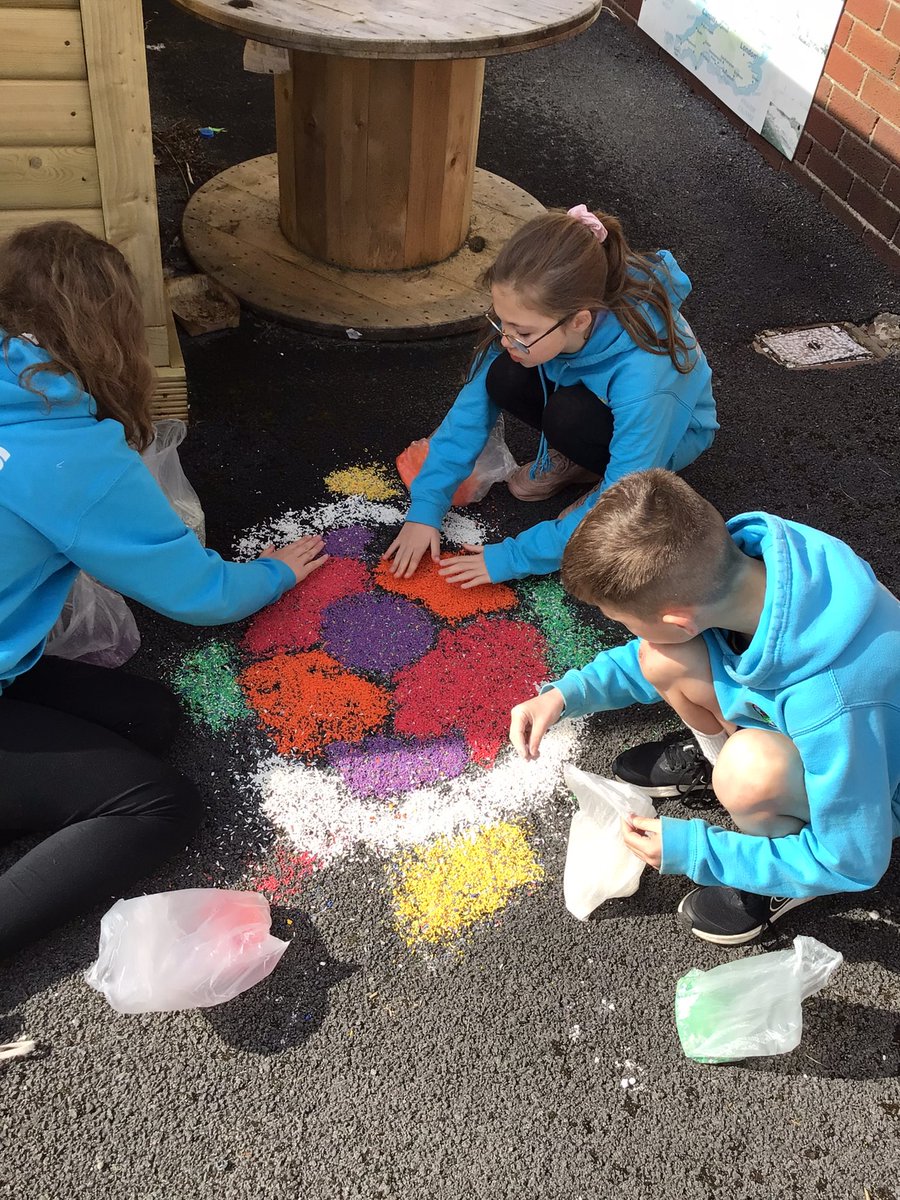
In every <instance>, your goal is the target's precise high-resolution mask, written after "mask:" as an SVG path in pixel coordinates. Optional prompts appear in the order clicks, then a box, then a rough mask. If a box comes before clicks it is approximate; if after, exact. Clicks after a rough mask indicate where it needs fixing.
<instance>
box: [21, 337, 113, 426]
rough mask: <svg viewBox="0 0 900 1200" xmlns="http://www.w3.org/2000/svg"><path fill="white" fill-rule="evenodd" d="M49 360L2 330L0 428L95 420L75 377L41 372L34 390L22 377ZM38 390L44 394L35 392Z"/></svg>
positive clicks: (88, 399) (92, 406) (34, 381)
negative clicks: (35, 366) (21, 381)
mask: <svg viewBox="0 0 900 1200" xmlns="http://www.w3.org/2000/svg"><path fill="white" fill-rule="evenodd" d="M49 361H50V355H49V354H47V352H46V351H45V350H43V349H41V347H40V346H36V345H35V344H34V343H33V342H30V341H28V340H27V339H26V338H21V337H10V338H7V337H6V334H4V333H3V331H2V330H0V428H6V427H8V426H12V425H24V424H28V425H32V424H33V423H34V422H35V421H58V420H71V419H73V418H74V419H77V420H78V421H79V422H81V423H83V422H84V421H85V419H88V418H89V419H90V420H94V419H95V413H96V406H95V404H94V401H93V399H92V398H91V397H90V396H89V395H88V394H87V392H84V391H82V390H81V388H80V387H79V386H78V383H77V382H76V381H75V379H74V377H73V376H72V375H56V374H54V373H53V372H50V371H48V372H38V374H36V375H35V376H32V379H31V388H26V387H24V386H23V385H22V384H21V383H20V382H19V376H20V375H21V374H22V372H23V371H24V370H26V369H27V368H28V367H33V366H34V365H35V363H45V362H49ZM34 388H39V389H40V391H41V392H42V393H43V395H40V394H38V392H37V391H34V390H32V389H34Z"/></svg>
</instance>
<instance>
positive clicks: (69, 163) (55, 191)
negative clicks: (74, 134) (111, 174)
mask: <svg viewBox="0 0 900 1200" xmlns="http://www.w3.org/2000/svg"><path fill="white" fill-rule="evenodd" d="M51 196H52V198H53V203H54V206H56V205H58V206H59V207H60V208H100V179H99V176H98V174H97V151H96V150H95V149H94V147H93V146H3V147H0V198H2V204H3V207H4V208H7V209H10V208H46V206H47V200H48V197H51Z"/></svg>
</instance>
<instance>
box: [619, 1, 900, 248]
mask: <svg viewBox="0 0 900 1200" xmlns="http://www.w3.org/2000/svg"><path fill="white" fill-rule="evenodd" d="M604 3H605V6H606V8H608V9H609V10H610V11H611V12H612V13H613V14H614V15H615V16H618V17H620V18H621V19H622V20H624V21H627V22H628V23H629V24H632V25H633V24H635V22H636V21H637V18H638V16H639V14H640V11H641V4H642V3H643V0H604ZM647 41H648V44H649V45H652V46H653V47H654V49H656V50H657V52H658V53H659V54H660V55H665V51H663V50H662V49H660V48H659V47H658V46H657V45H656V43H655V42H651V41H650V39H647ZM666 58H667V61H668V62H670V63H672V65H673V67H674V68H675V69H676V70H677V71H678V73H679V74H680V75H682V77H683V78H684V79H686V80H687V81H688V83H689V84H690V86H691V87H692V88H693V89H694V90H695V91H697V92H700V93H702V94H703V95H705V96H707V97H708V98H709V99H710V100H712V102H713V103H714V104H715V105H716V106H717V107H718V108H720V109H722V111H723V112H725V114H726V115H727V116H728V117H729V118H730V120H731V122H732V124H734V125H736V126H737V127H738V128H739V129H741V130H742V132H743V133H744V134H745V136H746V137H747V139H748V141H750V142H751V143H752V144H753V145H754V146H756V148H757V149H758V150H759V151H760V153H761V154H762V155H763V157H764V158H765V159H766V161H767V162H768V163H769V164H770V166H772V167H774V168H775V169H776V170H779V171H788V172H790V174H791V175H793V176H794V177H795V178H797V179H799V180H800V181H801V182H802V183H803V184H804V185H805V186H806V187H807V188H809V190H810V191H812V192H813V193H815V195H817V196H818V197H819V198H820V200H821V201H822V203H823V204H824V206H825V207H826V208H827V209H828V210H829V211H830V212H833V213H835V214H836V215H837V216H838V217H840V218H841V220H842V221H844V222H845V224H847V225H849V226H850V228H851V229H853V230H854V231H855V232H856V233H858V234H859V235H860V236H861V237H862V238H863V240H864V241H865V242H866V244H867V245H868V246H869V247H870V248H871V249H873V250H874V251H875V252H876V253H877V254H878V255H879V256H880V257H882V258H884V259H885V260H886V261H888V262H889V263H891V264H892V265H893V266H894V267H896V268H897V269H898V270H900V0H846V4H845V6H844V12H843V14H842V16H841V19H840V21H839V22H838V27H837V31H836V32H835V37H834V42H833V43H832V46H831V50H830V51H829V54H828V58H827V60H826V62H825V70H824V73H823V75H822V78H821V80H820V81H819V86H818V88H817V90H816V95H815V100H814V101H813V106H812V108H811V109H810V111H809V117H808V119H807V122H806V126H805V128H804V131H803V134H802V136H801V138H800V144H799V146H798V147H797V153H796V155H795V157H794V161H793V162H792V163H789V162H788V161H787V159H786V158H784V157H783V155H781V154H779V153H778V151H777V150H775V149H774V148H773V147H772V146H770V145H769V143H768V142H767V141H765V140H764V139H763V138H761V137H760V136H759V134H757V133H756V132H755V131H754V130H752V129H748V127H747V126H746V125H745V124H744V122H743V121H741V119H740V118H739V117H738V116H736V115H735V114H734V113H732V112H731V111H730V109H727V108H725V107H724V105H722V104H721V102H720V101H719V100H718V99H717V98H716V97H715V96H714V95H713V94H712V92H710V91H709V89H708V88H706V87H704V86H703V84H702V83H700V82H699V81H698V80H697V79H695V78H694V76H693V75H691V74H690V72H688V71H686V70H685V69H684V68H683V67H682V66H681V64H680V63H676V62H675V61H674V60H673V59H671V58H669V57H668V56H666Z"/></svg>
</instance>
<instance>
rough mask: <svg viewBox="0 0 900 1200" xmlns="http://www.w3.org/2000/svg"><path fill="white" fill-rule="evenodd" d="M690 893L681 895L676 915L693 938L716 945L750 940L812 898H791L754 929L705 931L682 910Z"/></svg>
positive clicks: (734, 943)
mask: <svg viewBox="0 0 900 1200" xmlns="http://www.w3.org/2000/svg"><path fill="white" fill-rule="evenodd" d="M690 895H691V893H690V892H688V894H687V896H683V897H682V899H681V902H680V903H679V905H678V908H677V910H676V915H677V916H678V919H679V920H680V922H681V924H682V925H683V926H684V927H685V929H689V930H690V931H691V933H692V934H693V935H694V937H695V938H699V939H700V941H701V942H712V943H713V944H714V945H716V946H740V945H742V944H743V943H744V942H752V941H753V939H754V938H758V937H759V935H760V934H761V933H762V932H763V930H764V929H765V928H766V927H767V926H768V925H774V924H775V922H776V921H780V920H781V918H782V917H783V916H784V914H785V913H789V912H791V911H792V910H793V909H795V908H799V907H800V905H801V904H808V903H809V901H810V900H811V899H812V897H811V896H806V897H803V898H800V899H793V900H791V901H789V902H788V903H787V904H785V905H784V907H783V908H781V909H779V911H778V913H777V914H776V915H775V916H774V917H773V918H772V920H771V921H763V923H762V924H761V925H757V926H756V928H755V929H748V930H747V931H746V932H745V933H707V932H706V930H705V929H697V928H696V926H695V925H694V924H693V922H692V921H691V918H690V917H689V916H688V915H687V913H686V912H685V911H684V902H685V900H687V898H688V896H690Z"/></svg>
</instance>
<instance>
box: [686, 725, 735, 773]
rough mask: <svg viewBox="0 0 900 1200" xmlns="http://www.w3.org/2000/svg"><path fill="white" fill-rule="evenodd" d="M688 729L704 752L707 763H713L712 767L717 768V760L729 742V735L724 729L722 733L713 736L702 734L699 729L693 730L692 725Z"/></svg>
mask: <svg viewBox="0 0 900 1200" xmlns="http://www.w3.org/2000/svg"><path fill="white" fill-rule="evenodd" d="M688 729H690V730H691V733H692V734H693V735H694V737H695V738H696V739H697V744H698V745H699V747H700V749H701V750H702V751H703V757H704V758H705V759H706V760H707V762H709V763H712V765H713V766H715V765H716V759H717V758H718V757H719V753H720V751H721V749H722V747H723V746H724V745H725V743H726V742H727V741H728V734H727V733H726V732H725V730H724V729H723V730H722V732H721V733H713V734H709V733H701V732H700V730H699V729H691V726H690V725H688Z"/></svg>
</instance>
